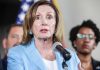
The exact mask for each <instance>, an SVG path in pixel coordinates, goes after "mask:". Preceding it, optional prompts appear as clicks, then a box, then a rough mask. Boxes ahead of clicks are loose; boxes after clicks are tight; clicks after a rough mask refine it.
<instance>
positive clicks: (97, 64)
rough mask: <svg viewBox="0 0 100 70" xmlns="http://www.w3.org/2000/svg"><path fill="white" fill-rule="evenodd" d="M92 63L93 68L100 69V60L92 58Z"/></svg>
mask: <svg viewBox="0 0 100 70" xmlns="http://www.w3.org/2000/svg"><path fill="white" fill-rule="evenodd" d="M92 65H93V70H100V61H97V60H95V59H93V58H92Z"/></svg>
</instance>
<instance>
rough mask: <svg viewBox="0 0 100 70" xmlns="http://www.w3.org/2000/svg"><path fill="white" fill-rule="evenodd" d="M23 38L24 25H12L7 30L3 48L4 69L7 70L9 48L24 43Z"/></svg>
mask: <svg viewBox="0 0 100 70" xmlns="http://www.w3.org/2000/svg"><path fill="white" fill-rule="evenodd" d="M22 36H23V26H22V24H11V25H9V26H8V27H7V28H6V32H5V35H4V37H3V42H2V45H3V48H4V55H3V56H4V57H3V59H2V65H3V69H4V70H7V52H8V50H9V48H11V47H13V46H15V45H18V44H20V43H21V41H22Z"/></svg>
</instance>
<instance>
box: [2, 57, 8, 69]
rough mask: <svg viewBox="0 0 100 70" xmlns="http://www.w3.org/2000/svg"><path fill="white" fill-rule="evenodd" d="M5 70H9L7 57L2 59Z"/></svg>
mask: <svg viewBox="0 0 100 70" xmlns="http://www.w3.org/2000/svg"><path fill="white" fill-rule="evenodd" d="M2 67H3V70H7V56H5V57H4V58H3V59H2Z"/></svg>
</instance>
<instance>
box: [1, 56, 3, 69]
mask: <svg viewBox="0 0 100 70" xmlns="http://www.w3.org/2000/svg"><path fill="white" fill-rule="evenodd" d="M0 70H3V67H2V60H1V57H0Z"/></svg>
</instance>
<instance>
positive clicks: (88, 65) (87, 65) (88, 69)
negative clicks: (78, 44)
mask: <svg viewBox="0 0 100 70" xmlns="http://www.w3.org/2000/svg"><path fill="white" fill-rule="evenodd" d="M78 57H79V59H80V61H81V64H82V68H83V69H84V70H93V67H92V60H91V55H82V54H80V53H78Z"/></svg>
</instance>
